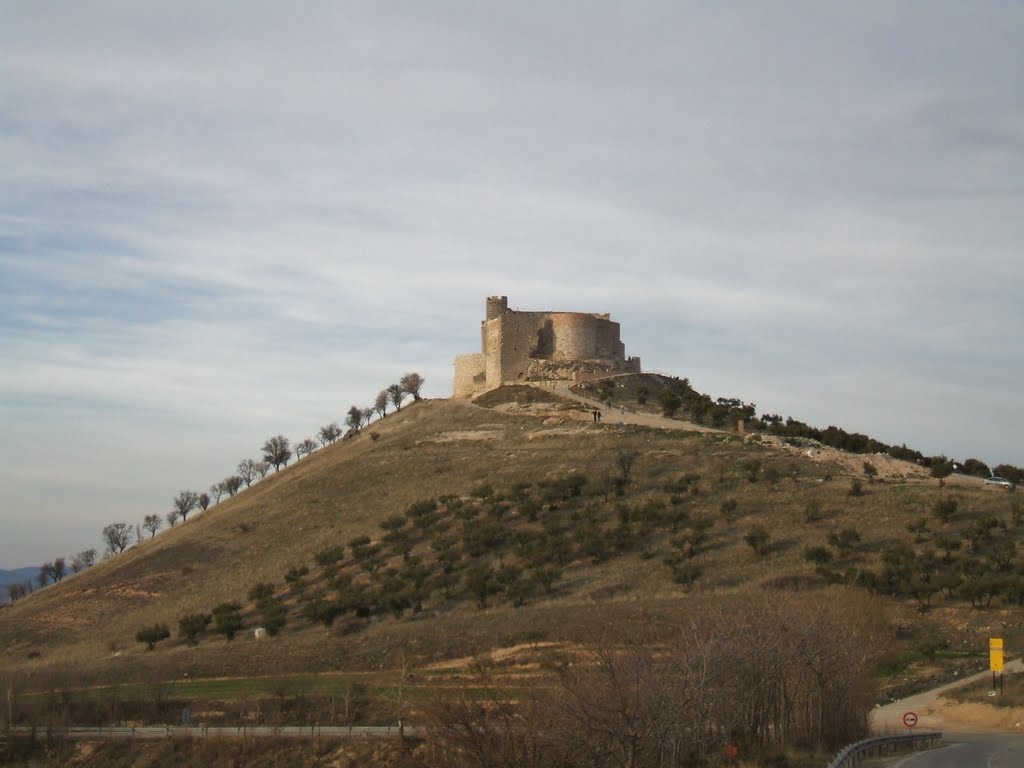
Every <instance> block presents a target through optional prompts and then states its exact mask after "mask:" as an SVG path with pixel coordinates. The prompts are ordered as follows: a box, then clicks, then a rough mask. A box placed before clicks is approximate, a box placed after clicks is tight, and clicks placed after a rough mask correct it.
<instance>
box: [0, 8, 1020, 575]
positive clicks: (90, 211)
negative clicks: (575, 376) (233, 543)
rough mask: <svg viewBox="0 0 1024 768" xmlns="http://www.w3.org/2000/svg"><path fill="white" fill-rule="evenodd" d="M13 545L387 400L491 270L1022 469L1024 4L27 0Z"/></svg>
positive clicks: (672, 349) (53, 549)
mask: <svg viewBox="0 0 1024 768" xmlns="http://www.w3.org/2000/svg"><path fill="white" fill-rule="evenodd" d="M0 19H3V21H2V23H0V428H2V430H3V434H4V436H5V439H4V440H3V441H0V446H2V447H0V568H14V567H21V566H26V565H33V564H38V563H40V562H43V561H47V560H51V559H53V558H55V557H60V556H70V555H72V554H74V553H75V552H78V551H80V550H82V549H85V548H88V547H97V548H100V547H101V544H100V531H101V529H102V527H103V526H104V525H106V524H107V523H109V522H115V521H125V522H130V523H136V522H140V521H141V520H142V518H143V516H144V515H147V514H152V513H159V514H165V513H166V512H168V511H170V509H171V502H172V499H173V497H174V496H175V494H176V493H177V492H178V491H179V490H182V489H195V490H202V489H205V488H206V487H208V486H209V485H210V484H211V483H213V482H217V481H219V480H221V479H222V478H224V477H226V476H228V475H230V474H232V473H233V472H234V468H235V466H236V465H237V464H238V462H239V461H240V460H242V459H245V458H258V457H259V456H260V446H261V445H262V444H263V441H264V440H265V439H266V438H267V437H270V436H271V435H275V434H278V433H282V434H285V435H286V436H288V437H290V438H292V439H293V441H294V440H301V439H303V438H305V437H312V436H315V434H316V432H317V431H318V430H319V428H320V427H321V426H323V425H324V424H327V423H329V422H330V421H332V420H338V421H342V420H343V419H344V414H345V412H346V411H347V410H348V408H349V406H351V405H353V404H358V405H369V404H371V403H372V402H373V400H374V398H375V396H376V394H377V392H378V391H379V390H380V389H382V388H384V387H386V386H387V385H388V384H391V383H393V382H395V381H397V380H398V378H399V377H400V376H401V375H402V374H403V373H406V372H409V371H417V372H419V373H420V374H421V375H422V376H423V377H424V378H425V380H426V385H425V387H424V394H425V395H427V396H429V397H446V396H448V395H449V394H450V392H451V386H452V375H453V358H454V356H455V355H457V354H461V353H464V352H474V351H479V323H480V321H481V320H482V319H483V312H484V300H485V297H486V296H488V295H507V296H508V297H509V304H510V306H511V307H512V308H516V309H530V310H564V311H587V312H610V313H611V314H612V318H613V319H615V320H617V321H619V322H620V323H621V324H622V338H623V341H624V342H625V344H626V350H627V354H631V355H639V356H641V358H642V359H643V363H644V367H645V368H647V369H650V370H654V371H661V372H664V373H668V374H671V375H675V376H685V377H689V379H690V381H691V383H692V384H693V385H694V386H695V387H696V388H697V389H698V390H700V391H703V392H707V393H709V394H711V395H713V396H716V397H717V396H730V397H733V396H734V397H740V398H742V399H743V400H745V401H748V402H754V403H756V404H757V407H758V411H759V412H760V413H766V412H767V413H779V414H782V415H784V416H794V417H796V418H799V419H801V420H803V421H807V422H808V423H811V424H814V425H816V426H820V427H825V426H828V425H830V424H835V425H837V426H841V427H843V428H845V429H847V430H849V431H859V432H864V433H866V434H869V435H871V436H873V437H876V438H878V439H881V440H885V441H887V442H893V443H906V444H907V445H909V446H911V447H913V448H916V449H918V450H921V451H923V452H925V453H927V454H939V453H942V454H946V455H948V456H950V457H956V458H960V459H964V458H967V457H977V458H980V459H982V460H984V461H986V462H988V463H990V464H998V463H1004V462H1005V463H1010V464H1016V465H1024V442H1022V440H1021V437H1020V435H1021V425H1022V424H1024V404H1022V401H1021V386H1020V385H1021V382H1022V380H1024V348H1022V343H1021V326H1022V321H1024V302H1022V300H1021V296H1022V292H1024V258H1022V256H1024V248H1022V246H1024V56H1022V55H1021V47H1020V46H1021V43H1020V41H1021V40H1024V5H1022V4H1021V3H1019V2H1016V1H1015V0H1006V1H1004V2H1001V1H1000V0H989V1H986V2H976V3H967V2H946V1H944V0H920V1H917V2H891V1H890V0H884V1H881V0H865V1H864V2H858V3H822V2H817V1H813V2H812V1H808V2H799V1H797V0H792V1H786V0H777V1H773V2H764V0H737V1H736V2H730V3H721V2H717V1H716V0H707V1H706V2H697V1H694V0H679V1H677V2H664V3H660V2H644V1H642V0H641V2H636V3H612V2H602V1H601V0H594V1H593V2H582V0H576V1H575V2H530V1H527V2H518V1H517V2H514V3H513V2H486V1H485V2H478V1H476V0H473V1H470V0H465V1H464V2H449V1H446V0H438V1H437V2H430V3H421V2H397V1H396V2H378V1H376V0H374V1H373V2H364V3H358V2H343V1H340V0H339V1H337V2H316V1H315V0H310V1H309V2H302V3H291V2H288V3H286V2H233V1H231V0H223V1H222V2H217V3H208V2H205V1H204V2H191V0H178V1H177V2H174V3H156V2H127V1H123V2H106V1H101V0H95V1H89V0H84V1H83V2H76V3H59V2H48V1H47V0H40V1H39V2H21V1H20V0H0Z"/></svg>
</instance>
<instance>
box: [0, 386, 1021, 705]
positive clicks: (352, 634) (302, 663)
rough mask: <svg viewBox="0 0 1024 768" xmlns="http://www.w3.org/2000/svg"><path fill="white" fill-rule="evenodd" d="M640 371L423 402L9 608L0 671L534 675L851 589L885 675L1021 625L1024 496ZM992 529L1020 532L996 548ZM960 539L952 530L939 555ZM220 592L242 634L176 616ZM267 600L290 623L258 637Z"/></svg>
mask: <svg viewBox="0 0 1024 768" xmlns="http://www.w3.org/2000/svg"><path fill="white" fill-rule="evenodd" d="M638 376H642V377H644V378H632V377H628V376H627V377H623V378H621V379H619V380H618V381H617V383H616V384H615V386H616V387H617V390H616V392H615V401H614V405H613V406H612V407H610V408H609V407H604V409H603V419H602V421H600V422H598V421H595V418H594V410H595V404H594V402H593V401H592V400H589V399H587V398H586V391H585V390H576V391H572V390H569V389H568V388H558V389H551V388H536V387H527V386H522V387H503V388H501V389H497V390H494V391H492V392H489V393H487V394H486V395H483V396H482V397H480V398H478V400H477V401H476V402H475V403H471V402H468V401H458V400H424V401H420V402H416V403H413V404H410V405H408V406H406V407H404V408H403V409H402V410H401V411H399V412H396V413H392V414H390V415H388V416H387V417H386V418H384V419H382V420H380V421H377V422H374V423H373V424H371V425H370V426H368V427H365V428H364V429H363V430H362V431H361V432H360V433H358V434H357V435H355V436H353V437H352V438H350V439H346V440H343V441H339V442H338V443H335V444H333V445H329V446H327V447H325V448H323V449H321V450H319V451H316V452H315V453H313V454H312V455H310V456H308V457H306V458H303V459H302V460H300V461H298V462H297V463H294V464H292V465H291V466H288V467H286V468H284V469H282V470H281V471H280V472H277V473H273V474H271V475H270V476H268V477H267V478H266V480H264V481H262V482H259V483H256V484H254V485H253V486H252V487H251V488H248V489H245V490H243V491H242V492H240V493H238V494H237V495H236V496H234V497H233V498H229V499H226V500H223V501H221V503H219V504H216V505H214V506H213V507H211V508H210V509H208V510H207V511H206V512H204V513H202V514H200V515H194V516H193V517H191V518H190V519H189V520H188V521H187V522H186V523H183V524H179V525H177V526H175V527H173V528H170V529H167V530H165V531H164V532H162V533H160V534H159V535H157V536H156V537H154V538H152V539H149V540H146V541H144V542H143V543H141V544H139V545H137V546H134V547H132V548H130V549H128V550H127V551H125V552H124V553H123V554H120V555H117V556H115V557H111V558H109V559H107V560H104V561H102V562H100V563H98V564H97V565H96V566H94V567H93V568H90V569H88V570H86V571H83V572H81V573H78V574H75V575H73V576H70V577H68V578H65V579H64V580H63V581H62V582H60V583H59V584H55V585H52V586H50V587H47V588H46V589H43V590H40V591H37V592H35V593H34V594H32V595H30V596H29V597H27V598H24V599H22V600H20V601H18V602H17V603H15V604H14V605H12V606H9V607H7V608H5V609H4V610H3V611H2V612H0V647H2V648H3V651H2V655H0V665H2V668H3V670H6V671H7V672H8V673H11V672H14V671H16V672H17V674H19V675H22V676H23V677H24V679H26V680H33V681H35V682H34V683H32V684H31V685H30V686H29V685H28V683H24V684H23V687H29V688H34V689H36V690H40V689H46V688H47V687H60V688H78V687H82V686H97V685H110V684H120V685H124V684H129V683H132V684H134V683H140V682H146V683H152V682H158V681H181V680H182V679H186V678H187V679H189V680H196V679H205V678H254V677H256V678H258V677H266V678H267V679H268V680H272V679H274V678H276V677H279V676H281V675H283V674H292V675H309V674H315V675H324V674H325V673H326V674H330V675H334V676H339V677H337V679H338V680H345V681H346V682H345V683H344V685H350V683H351V681H352V680H355V679H360V680H363V681H365V682H366V683H367V685H370V686H371V687H372V686H373V685H378V684H383V683H381V678H380V675H381V674H384V675H392V677H393V675H394V674H395V670H396V669H398V668H402V669H405V667H406V666H407V665H413V666H414V667H415V668H416V669H418V670H421V672H422V674H423V675H427V676H428V679H427V680H426V682H424V679H421V680H420V682H419V685H420V686H421V687H422V686H427V687H429V685H430V684H431V683H430V682H429V680H430V679H434V678H431V677H429V676H438V675H439V676H441V677H439V678H437V681H438V682H437V684H438V685H447V684H449V683H442V682H440V681H441V680H443V679H448V678H447V676H449V675H451V674H454V673H455V671H456V670H462V671H463V672H464V671H466V670H469V669H471V668H475V665H478V664H480V663H481V662H480V660H481V659H487V660H489V661H488V662H487V663H489V664H499V665H511V668H514V669H518V670H520V673H522V672H523V671H525V670H528V669H534V670H536V669H537V664H541V665H542V666H543V664H544V663H546V662H544V661H543V659H544V654H545V653H547V652H548V651H550V650H551V649H558V648H561V649H566V648H571V647H573V646H574V644H578V643H584V642H587V641H588V639H589V638H590V637H592V636H593V633H594V632H595V631H596V628H600V627H607V626H619V627H631V628H633V629H635V631H636V632H638V633H639V632H641V631H643V628H645V627H655V626H657V625H659V623H662V622H666V621H670V620H671V619H672V618H673V617H676V616H679V615H682V614H687V613H691V614H698V613H700V612H703V611H706V610H709V609H711V608H712V607H714V609H715V610H723V609H724V607H725V606H728V605H730V604H732V603H731V601H737V602H735V604H736V605H742V604H743V600H746V599H747V598H750V597H754V598H756V597H757V596H758V595H778V594H783V595H784V594H800V595H812V596H813V595H815V594H820V595H822V597H821V599H822V600H829V601H831V600H834V599H835V598H834V597H827V595H829V594H830V593H829V592H828V590H829V589H832V590H835V589H837V588H840V589H846V590H852V591H855V592H857V593H859V594H862V595H867V594H868V593H869V592H871V593H874V594H876V595H877V596H878V597H877V598H876V599H877V600H880V601H881V602H880V603H879V605H880V608H881V610H882V611H883V612H884V615H885V617H886V618H885V622H886V625H887V629H886V630H885V633H886V637H885V643H886V644H887V645H888V647H889V648H890V652H889V653H888V654H887V656H886V661H885V663H886V664H887V665H889V670H890V671H889V672H888V673H887V674H886V676H884V677H883V678H881V679H882V681H883V683H884V684H886V685H888V686H899V685H902V684H903V681H904V680H905V679H906V675H907V673H912V674H913V675H916V676H918V677H922V676H923V677H934V676H942V675H943V674H947V673H948V672H949V671H950V670H952V669H954V668H967V667H970V666H972V665H977V664H980V663H981V659H982V658H983V653H984V649H985V648H986V647H987V646H986V645H985V639H986V638H987V637H988V635H989V634H990V633H991V632H992V631H994V629H993V628H994V627H998V628H999V631H1000V632H1001V633H1002V634H1003V635H1004V636H1005V637H1006V638H1007V646H1008V647H1014V644H1019V642H1020V640H1021V639H1024V638H1022V637H1021V632H1020V629H1019V625H1018V624H1017V623H1015V622H1014V623H1012V624H1011V622H1010V616H1011V615H1012V613H1013V612H1014V610H1015V608H1014V607H1013V604H1014V600H1015V599H1016V598H1015V597H1014V595H1016V594H1018V593H1017V592H1015V591H1013V590H1014V585H1015V584H1016V583H1017V582H1019V580H1020V579H1019V577H1017V576H1016V575H1015V574H1016V570H1015V569H1016V568H1017V565H1018V560H1017V558H1016V548H1015V547H1016V543H1017V542H1018V541H1019V540H1020V539H1021V538H1022V536H1024V528H1022V527H1021V519H1020V518H1021V515H1020V511H1019V507H1020V505H1019V503H1016V495H1015V494H1008V493H1007V492H1005V491H1004V490H1002V489H997V488H992V487H986V486H984V485H983V484H982V483H981V481H980V480H976V479H973V478H951V479H950V480H949V481H947V482H946V483H945V484H944V485H943V486H942V487H940V484H939V482H938V481H937V480H936V479H934V478H932V477H930V476H929V474H928V472H927V471H926V470H924V469H922V467H921V466H920V465H918V464H916V463H914V462H908V461H901V460H898V459H895V458H892V457H887V456H875V455H871V456H863V455H853V454H847V453H844V452H842V451H837V450H834V449H829V448H827V447H825V446H822V445H820V444H813V443H812V442H807V441H793V440H785V439H782V438H779V437H773V436H770V435H766V434H760V433H753V434H737V433H736V431H735V429H734V430H733V431H731V432H727V431H723V430H715V429H710V428H708V427H706V426H703V425H697V424H693V423H689V422H685V421H679V420H669V419H666V418H665V417H664V416H661V415H659V414H658V408H657V407H656V406H652V405H651V404H650V402H644V403H642V402H640V400H646V399H647V398H644V397H643V396H640V397H639V398H638V390H639V389H640V388H644V389H650V388H652V387H653V386H654V385H655V384H658V383H659V382H660V383H661V384H662V385H663V386H665V387H672V386H676V384H674V383H673V380H671V379H666V378H664V377H661V378H660V379H655V378H652V375H651V374H642V375H638ZM638 382H639V383H638ZM581 391H582V392H583V394H581ZM581 398H582V399H581ZM730 407H734V406H730ZM866 460H870V461H871V462H872V463H873V464H874V465H877V466H876V470H877V471H876V473H875V475H874V476H873V477H868V476H866V475H865V473H864V471H863V465H864V462H865V461H866ZM950 500H953V501H955V504H954V505H953V508H952V509H951V510H950V509H947V512H948V514H947V515H945V516H944V517H943V518H942V519H939V517H938V516H937V513H936V510H937V509H938V508H939V505H941V504H943V503H945V504H946V505H947V507H948V505H949V502H950ZM972 526H973V529H972ZM971 530H974V531H975V532H974V533H970V531H971ZM994 531H995V532H999V533H1000V536H999V538H1000V539H1001V540H1002V541H1003V542H1005V541H1012V542H1013V543H1014V551H1013V553H1012V554H1010V555H1009V560H1000V561H999V563H1001V564H1000V565H999V566H998V567H996V565H995V563H996V557H997V555H998V544H999V542H998V541H997V540H996V538H995V537H993V535H992V534H993V532H994ZM850 532H852V533H850ZM953 535H956V536H957V537H960V540H961V545H958V546H961V547H962V548H961V549H959V550H957V549H953V550H952V552H947V553H946V555H947V557H946V558H943V556H942V550H941V549H940V544H941V543H942V539H941V537H943V536H946V537H952V536H953ZM969 536H973V538H972V539H971V540H970V542H969V544H970V546H967V544H966V543H965V542H967V537H969ZM813 550H817V555H816V556H815V557H811V556H810V554H809V552H811V551H813ZM969 550H972V551H969ZM929 551H931V552H932V553H937V554H932V555H927V554H926V553H927V552H929ZM928 558H931V559H928ZM947 559H948V561H949V562H948V563H945V560H947ZM969 561H978V562H981V563H988V564H992V567H991V569H990V570H986V571H984V574H982V575H984V577H985V578H989V577H990V576H991V577H993V578H994V577H995V576H996V575H999V576H1000V578H1004V582H1001V584H1002V586H1000V587H999V588H997V589H995V591H993V592H992V594H990V595H988V596H987V598H986V597H985V595H982V596H978V595H977V594H976V593H973V592H970V591H969V590H968V589H967V586H969V585H965V583H964V580H963V579H961V582H960V583H958V584H952V583H950V582H941V579H944V578H946V575H947V574H948V573H951V572H952V570H953V569H961V570H962V568H963V567H964V566H962V564H963V563H966V562H969ZM944 563H945V564H944ZM966 567H967V569H968V578H973V577H970V569H971V568H973V567H974V566H966ZM900 568H902V569H903V570H902V571H900V570H899V569H900ZM894 569H895V570H894ZM915 573H917V574H918V576H915V575H914V574H915ZM979 573H980V572H979ZM901 574H902V575H901ZM920 574H926V575H927V578H925V581H926V582H927V581H928V579H932V578H934V583H933V585H932V587H930V588H926V587H924V586H922V583H921V578H919V576H920ZM979 578H981V576H979ZM1014 579H1016V580H1017V581H1014ZM940 582H941V583H940ZM972 583H973V582H972ZM257 585H263V587H262V592H260V590H256V591H255V592H254V589H253V588H254V587H257ZM836 585H838V587H837V586H836ZM257 593H259V594H257ZM232 602H234V603H237V604H238V605H239V606H240V616H241V619H242V624H243V628H242V630H241V631H240V632H239V634H238V636H237V638H236V639H234V640H233V641H231V642H229V641H228V640H227V639H225V637H224V636H223V635H220V634H216V633H214V632H213V631H212V626H211V627H210V628H208V629H207V631H205V632H203V633H201V634H200V635H199V636H198V642H197V643H196V644H192V643H190V642H188V641H187V639H185V638H183V637H181V636H180V635H179V634H178V632H177V631H176V630H177V628H178V621H179V619H180V618H182V617H184V616H186V615H189V614H195V613H200V614H202V613H207V614H208V613H210V612H211V611H213V609H214V608H215V607H216V606H218V605H220V604H223V603H232ZM972 604H973V605H977V606H980V607H977V608H976V607H972ZM268 606H269V608H268ZM275 611H276V612H277V615H278V616H279V617H280V616H283V617H284V626H283V627H282V628H281V630H280V632H279V633H278V634H277V635H276V636H275V637H271V638H268V639H265V640H260V641H257V640H256V639H255V637H254V634H253V629H254V628H255V627H257V626H260V625H264V624H266V623H267V619H268V616H271V615H272V614H273V613H274V612H275ZM154 624H166V625H167V626H168V627H169V629H170V630H171V632H172V635H173V636H172V637H171V638H168V639H165V640H162V641H159V642H158V643H157V644H156V647H155V649H153V650H147V647H146V645H145V644H144V643H140V642H138V641H137V640H136V639H135V635H136V633H137V632H138V631H139V630H140V629H141V628H143V627H146V626H152V625H154ZM1003 624H1005V625H1006V626H1003ZM915 664H916V666H915ZM943 669H945V670H946V671H945V672H943ZM431 670H432V671H431ZM389 679H391V678H389ZM271 685H272V683H268V684H267V686H271ZM309 685H311V686H312V688H311V690H317V689H319V688H318V686H323V685H325V683H323V682H319V683H312V682H311V683H309ZM264 690H268V688H264ZM232 695H233V694H232Z"/></svg>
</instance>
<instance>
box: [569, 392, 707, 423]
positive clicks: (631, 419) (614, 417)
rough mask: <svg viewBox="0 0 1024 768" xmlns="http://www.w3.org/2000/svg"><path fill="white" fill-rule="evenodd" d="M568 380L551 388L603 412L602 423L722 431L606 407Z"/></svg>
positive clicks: (653, 415) (624, 409)
mask: <svg viewBox="0 0 1024 768" xmlns="http://www.w3.org/2000/svg"><path fill="white" fill-rule="evenodd" d="M569 387H570V385H569V384H568V383H567V382H558V383H556V384H555V385H554V386H553V387H551V390H552V391H553V392H555V393H556V394H558V395H561V396H562V397H565V398H568V399H569V400H575V401H576V402H577V403H583V404H584V405H586V406H587V408H589V409H590V410H591V411H600V412H601V423H603V424H635V425H637V426H641V427H654V428H656V429H684V430H686V431H687V432H721V431H722V430H720V429H713V428H712V427H705V426H703V425H701V424H694V423H693V422H692V421H680V420H678V419H669V418H667V417H665V416H659V415H658V414H655V413H638V412H636V411H631V410H629V409H628V408H624V407H621V406H612V407H611V408H606V407H605V405H604V403H602V402H601V401H599V400H594V399H593V398H589V397H584V396H583V395H579V394H577V393H575V392H573V391H572V390H571V389H570V388H569Z"/></svg>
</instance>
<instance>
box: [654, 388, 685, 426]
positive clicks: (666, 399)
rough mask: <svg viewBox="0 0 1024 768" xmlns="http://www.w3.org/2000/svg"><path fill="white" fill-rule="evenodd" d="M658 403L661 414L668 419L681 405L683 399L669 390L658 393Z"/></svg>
mask: <svg viewBox="0 0 1024 768" xmlns="http://www.w3.org/2000/svg"><path fill="white" fill-rule="evenodd" d="M658 402H659V403H661V412H662V414H664V415H665V416H667V417H668V418H670V419H671V418H672V417H673V416H675V415H676V412H677V411H678V410H679V409H680V408H681V407H682V405H683V399H682V398H681V397H679V395H677V394H676V393H675V392H673V391H672V390H671V389H663V390H662V391H661V392H660V393H658Z"/></svg>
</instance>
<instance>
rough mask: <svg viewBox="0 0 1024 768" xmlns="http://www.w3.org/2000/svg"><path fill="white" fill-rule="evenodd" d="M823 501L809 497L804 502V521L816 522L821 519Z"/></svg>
mask: <svg viewBox="0 0 1024 768" xmlns="http://www.w3.org/2000/svg"><path fill="white" fill-rule="evenodd" d="M821 516H822V515H821V502H820V501H819V500H818V499H809V500H808V501H807V502H806V503H805V504H804V522H805V523H816V522H818V521H819V520H821Z"/></svg>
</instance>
